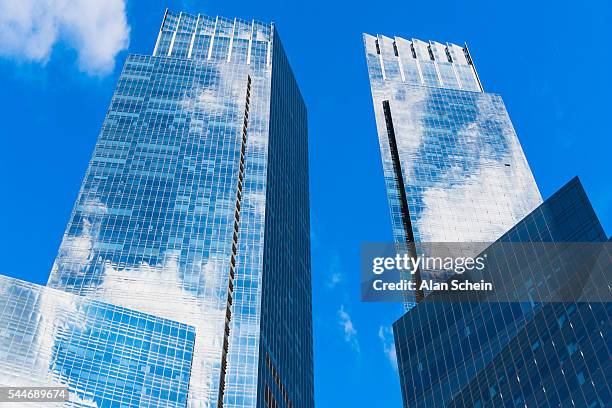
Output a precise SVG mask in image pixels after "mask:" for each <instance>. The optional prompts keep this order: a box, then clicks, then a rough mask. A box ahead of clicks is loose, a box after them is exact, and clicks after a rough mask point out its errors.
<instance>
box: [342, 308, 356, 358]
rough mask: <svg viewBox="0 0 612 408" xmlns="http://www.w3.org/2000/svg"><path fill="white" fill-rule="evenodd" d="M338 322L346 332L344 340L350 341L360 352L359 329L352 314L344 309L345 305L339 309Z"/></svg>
mask: <svg viewBox="0 0 612 408" xmlns="http://www.w3.org/2000/svg"><path fill="white" fill-rule="evenodd" d="M338 324H339V325H340V327H341V328H342V331H343V332H344V340H345V341H346V342H347V343H349V344H350V345H351V346H352V347H353V348H354V349H355V351H357V352H359V341H358V340H357V330H356V329H355V326H353V321H352V320H351V316H350V315H349V314H348V313H347V312H346V311H345V310H344V305H342V306H340V309H339V310H338Z"/></svg>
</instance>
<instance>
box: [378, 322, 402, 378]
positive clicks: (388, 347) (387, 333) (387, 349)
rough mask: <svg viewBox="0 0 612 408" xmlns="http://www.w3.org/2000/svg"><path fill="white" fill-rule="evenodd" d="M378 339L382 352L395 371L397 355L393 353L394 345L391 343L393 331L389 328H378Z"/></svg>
mask: <svg viewBox="0 0 612 408" xmlns="http://www.w3.org/2000/svg"><path fill="white" fill-rule="evenodd" d="M378 338H379V339H380V342H381V343H382V346H383V352H384V353H385V355H386V356H387V358H388V359H389V362H390V363H391V365H392V366H393V367H394V368H395V369H397V354H396V353H395V343H394V342H393V330H392V329H391V328H390V327H385V326H380V328H379V329H378Z"/></svg>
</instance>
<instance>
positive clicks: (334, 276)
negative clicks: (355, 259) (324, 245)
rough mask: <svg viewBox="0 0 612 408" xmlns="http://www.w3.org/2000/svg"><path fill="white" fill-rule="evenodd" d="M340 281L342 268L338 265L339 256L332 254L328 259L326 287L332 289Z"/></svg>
mask: <svg viewBox="0 0 612 408" xmlns="http://www.w3.org/2000/svg"><path fill="white" fill-rule="evenodd" d="M340 282H342V269H341V267H340V257H339V256H338V254H334V255H332V258H331V260H330V261H329V279H328V281H327V287H328V288H330V289H333V288H334V287H336V285H337V284H338V283H340Z"/></svg>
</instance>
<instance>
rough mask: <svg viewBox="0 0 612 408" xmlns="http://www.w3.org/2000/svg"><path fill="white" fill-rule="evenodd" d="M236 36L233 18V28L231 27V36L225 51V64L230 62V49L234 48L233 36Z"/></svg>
mask: <svg viewBox="0 0 612 408" xmlns="http://www.w3.org/2000/svg"><path fill="white" fill-rule="evenodd" d="M235 35H236V19H235V18H234V26H233V27H232V36H231V37H230V40H229V49H228V50H227V62H231V60H232V47H233V46H234V36H235Z"/></svg>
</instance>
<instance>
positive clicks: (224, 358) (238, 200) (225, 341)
mask: <svg viewBox="0 0 612 408" xmlns="http://www.w3.org/2000/svg"><path fill="white" fill-rule="evenodd" d="M250 99H251V77H250V76H248V79H247V89H246V100H245V106H244V120H243V125H242V140H241V148H240V168H239V170H238V188H237V190H236V204H235V210H234V233H233V236H232V254H231V258H230V269H229V279H228V287H227V306H226V312H225V330H224V333H223V349H222V350H221V375H220V377H219V398H218V400H217V406H218V407H219V408H221V407H223V397H224V393H225V375H226V373H227V354H228V352H229V339H230V325H231V321H232V305H233V298H234V279H235V271H236V257H237V255H238V234H239V231H240V209H241V203H242V184H243V182H244V159H245V156H246V146H247V129H248V125H249V107H250Z"/></svg>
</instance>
